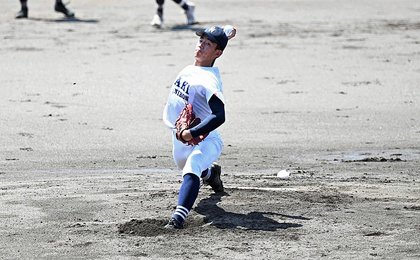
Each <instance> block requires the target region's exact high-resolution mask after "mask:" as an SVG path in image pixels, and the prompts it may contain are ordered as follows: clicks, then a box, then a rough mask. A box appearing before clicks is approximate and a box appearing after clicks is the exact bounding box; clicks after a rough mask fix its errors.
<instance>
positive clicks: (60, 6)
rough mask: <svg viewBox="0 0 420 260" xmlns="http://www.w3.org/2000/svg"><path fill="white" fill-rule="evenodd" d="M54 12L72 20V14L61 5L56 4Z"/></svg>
mask: <svg viewBox="0 0 420 260" xmlns="http://www.w3.org/2000/svg"><path fill="white" fill-rule="evenodd" d="M54 10H55V11H56V12H59V13H62V14H64V15H65V16H66V17H67V18H73V17H74V13H73V12H72V11H70V10H69V9H67V7H66V6H65V5H64V4H63V3H56V4H55V6H54Z"/></svg>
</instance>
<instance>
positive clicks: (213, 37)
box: [196, 26, 228, 51]
mask: <svg viewBox="0 0 420 260" xmlns="http://www.w3.org/2000/svg"><path fill="white" fill-rule="evenodd" d="M196 34H197V35H198V36H200V37H201V36H203V35H204V36H207V39H209V40H210V41H212V42H214V43H217V45H218V46H219V48H220V49H221V50H222V51H223V50H224V49H225V48H226V45H227V43H228V37H227V36H226V34H225V31H224V30H223V28H222V27H219V26H213V27H210V28H207V29H205V30H199V31H197V32H196Z"/></svg>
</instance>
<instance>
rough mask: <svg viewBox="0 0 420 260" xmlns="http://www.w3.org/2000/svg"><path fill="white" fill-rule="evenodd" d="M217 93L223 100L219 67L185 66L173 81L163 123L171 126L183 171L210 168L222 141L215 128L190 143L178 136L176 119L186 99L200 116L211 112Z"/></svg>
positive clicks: (218, 152) (193, 171)
mask: <svg viewBox="0 0 420 260" xmlns="http://www.w3.org/2000/svg"><path fill="white" fill-rule="evenodd" d="M213 95H216V96H217V97H218V98H219V99H220V100H221V101H222V102H223V103H224V97H223V85H222V80H221V78H220V73H219V69H218V68H217V67H200V66H194V65H189V66H187V67H185V68H184V69H183V70H182V71H181V72H180V73H179V74H178V76H177V78H176V80H175V82H174V83H173V84H172V87H171V91H170V93H169V97H168V101H167V103H166V105H165V108H164V111H163V121H164V123H165V124H166V125H167V126H168V127H169V128H170V129H172V143H173V158H174V161H175V163H176V165H177V166H178V168H179V169H182V173H183V175H185V174H187V173H193V174H195V175H197V176H198V177H201V173H202V172H203V171H204V170H206V169H208V168H210V167H211V165H212V163H213V162H215V161H216V160H217V159H218V158H219V157H220V155H221V153H222V149H223V141H222V139H221V136H220V134H219V132H218V131H217V130H213V131H212V132H210V133H209V135H208V136H207V137H206V138H205V139H204V140H203V141H202V142H200V143H199V144H198V145H194V146H189V145H187V144H183V143H182V142H180V141H178V140H177V139H176V135H175V134H176V130H175V121H176V120H177V118H178V116H179V114H180V113H181V111H182V109H183V108H184V107H185V104H186V103H191V104H192V105H193V109H194V112H195V114H196V116H197V117H199V118H200V119H201V120H203V119H205V118H206V117H207V116H209V115H211V113H212V112H211V109H210V107H209V104H208V102H209V100H210V98H211V97H212V96H213Z"/></svg>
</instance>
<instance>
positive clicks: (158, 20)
mask: <svg viewBox="0 0 420 260" xmlns="http://www.w3.org/2000/svg"><path fill="white" fill-rule="evenodd" d="M150 24H151V25H152V26H153V27H156V28H162V26H163V17H161V16H159V15H157V14H155V16H153V19H152V22H151V23H150Z"/></svg>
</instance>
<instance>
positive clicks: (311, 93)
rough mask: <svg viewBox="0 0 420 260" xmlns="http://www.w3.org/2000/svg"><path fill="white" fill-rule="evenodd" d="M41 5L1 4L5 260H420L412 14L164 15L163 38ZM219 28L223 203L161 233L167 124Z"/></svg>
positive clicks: (148, 7)
mask: <svg viewBox="0 0 420 260" xmlns="http://www.w3.org/2000/svg"><path fill="white" fill-rule="evenodd" d="M52 2H53V1H47V0H39V1H30V3H29V5H30V14H29V15H30V17H31V18H30V19H28V20H15V19H14V14H15V13H16V12H17V11H18V9H19V4H18V1H17V0H16V1H2V3H1V9H2V12H0V88H1V95H0V132H1V137H0V258H1V259H320V258H325V259H418V258H420V237H419V233H420V201H419V194H420V188H419V181H420V178H419V174H420V170H419V169H420V90H419V83H420V2H419V1H415V0H370V1H363V0H354V1H342V0H305V1H304V0H293V1H292V0H271V1H270V0H263V1H239V0H231V1H222V0H214V1H203V0H196V1H195V3H196V5H197V10H196V16H197V18H198V20H199V21H200V24H198V25H194V26H192V27H188V26H184V25H183V23H184V20H185V17H184V15H183V14H182V12H181V11H180V10H179V8H178V7H177V6H176V5H175V4H174V3H172V2H171V1H168V3H167V5H166V9H165V11H166V13H165V15H166V17H165V18H166V27H165V28H164V29H162V30H156V29H153V28H151V26H150V25H149V22H150V20H151V18H152V16H153V12H154V8H155V6H154V1H134V0H126V1H111V0H101V1H99V0H84V1H81V0H74V1H72V2H71V3H70V7H71V8H72V9H73V10H74V11H75V12H76V15H77V19H73V20H66V19H62V17H61V15H60V14H57V13H55V12H53V3H52ZM226 23H230V24H235V25H236V26H237V28H238V36H237V37H236V38H235V39H234V40H232V41H231V42H230V43H229V47H228V48H227V49H226V51H225V53H224V55H223V57H222V58H221V59H220V60H219V61H218V62H217V65H218V66H219V67H220V69H221V71H222V77H223V80H224V85H225V96H226V100H227V122H226V123H225V124H224V125H223V126H222V127H221V132H222V134H223V137H224V140H225V149H224V152H223V154H222V157H221V159H220V162H219V163H220V164H221V165H222V167H223V180H224V182H225V186H226V193H224V194H213V193H212V192H211V190H210V189H208V188H207V187H205V186H203V187H202V190H201V192H200V195H199V198H198V200H197V202H196V204H195V206H194V209H193V211H192V213H191V215H190V217H189V219H188V223H187V227H186V229H184V230H181V231H177V232H168V231H166V230H164V229H162V226H163V224H164V223H165V222H166V221H167V220H168V218H169V216H170V214H171V212H172V208H173V207H174V206H175V204H176V199H177V192H178V187H179V185H180V180H181V176H180V174H179V172H178V171H177V170H176V169H175V167H174V164H173V162H172V158H171V141H170V136H169V133H168V131H167V129H166V128H165V127H164V125H163V123H162V121H161V113H162V109H163V106H164V103H165V100H166V97H167V94H168V88H169V86H170V85H171V83H172V81H173V80H174V78H175V76H176V74H177V73H178V72H179V70H181V69H182V68H183V67H184V66H186V65H188V64H191V63H192V62H193V48H194V45H195V42H196V39H195V36H194V31H195V30H197V29H199V28H203V27H206V26H209V25H213V24H226ZM283 169H285V170H287V171H289V172H290V173H291V174H290V177H289V178H287V179H281V178H278V177H276V176H277V172H279V171H280V170H283Z"/></svg>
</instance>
